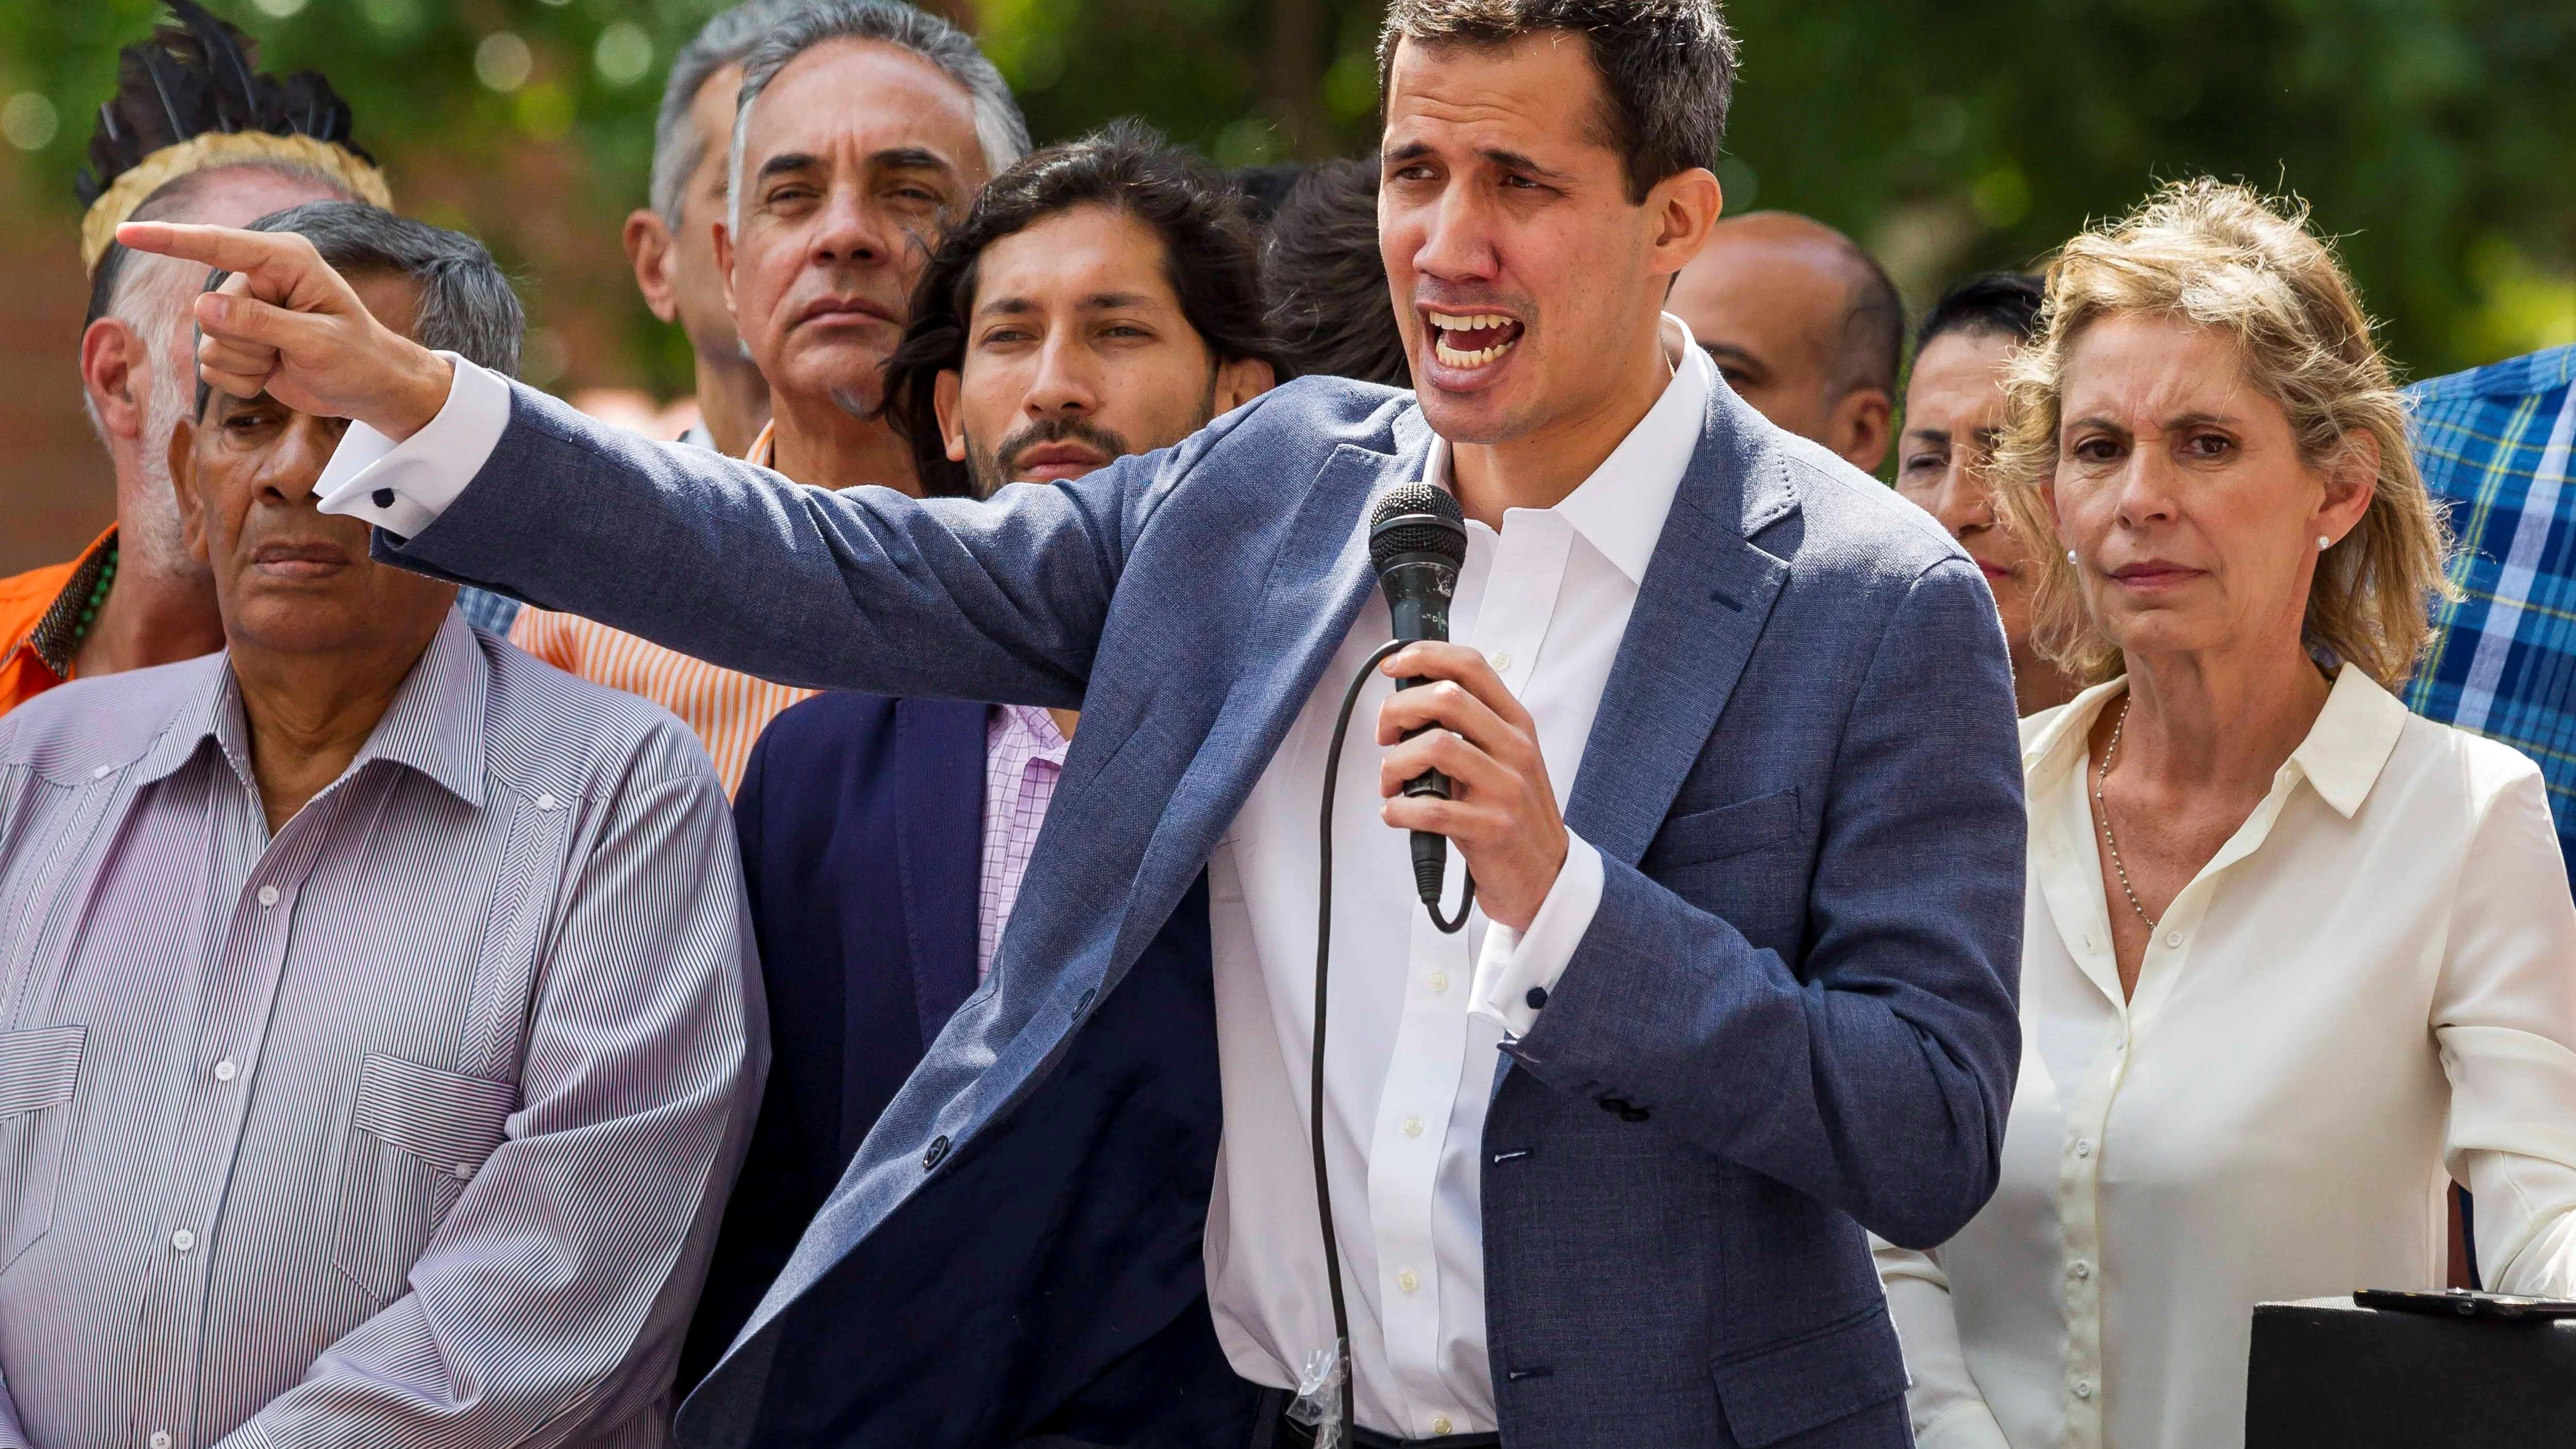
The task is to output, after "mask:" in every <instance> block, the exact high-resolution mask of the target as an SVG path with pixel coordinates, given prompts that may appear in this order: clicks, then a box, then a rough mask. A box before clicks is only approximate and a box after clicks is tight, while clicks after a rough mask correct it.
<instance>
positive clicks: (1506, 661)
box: [1441, 649, 1512, 1423]
mask: <svg viewBox="0 0 2576 1449" xmlns="http://www.w3.org/2000/svg"><path fill="white" fill-rule="evenodd" d="M1485 662H1486V663H1488V664H1491V665H1492V666H1494V672H1495V673H1496V674H1502V673H1504V672H1506V671H1508V670H1509V669H1510V668H1511V667H1512V655H1511V651H1510V650H1508V649H1497V650H1495V651H1494V652H1493V653H1491V654H1488V655H1486V656H1485ZM1441 1422H1442V1423H1447V1422H1448V1421H1447V1420H1445V1419H1444V1420H1442V1421H1441Z"/></svg>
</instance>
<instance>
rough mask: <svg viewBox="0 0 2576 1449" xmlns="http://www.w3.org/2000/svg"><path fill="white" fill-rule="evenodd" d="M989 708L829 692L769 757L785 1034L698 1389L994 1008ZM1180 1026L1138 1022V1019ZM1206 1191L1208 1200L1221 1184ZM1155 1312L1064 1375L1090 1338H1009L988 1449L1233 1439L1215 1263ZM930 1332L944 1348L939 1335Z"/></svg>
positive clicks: (697, 1373)
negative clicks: (1209, 1279) (967, 1027)
mask: <svg viewBox="0 0 2576 1449" xmlns="http://www.w3.org/2000/svg"><path fill="white" fill-rule="evenodd" d="M986 709H987V706H985V705H981V704H970V703H963V702H958V701H951V700H930V699H888V698H885V697H883V696H881V695H870V694H824V695H818V696H816V697H815V698H813V699H809V700H806V701H804V702H803V703H801V704H798V705H796V706H794V707H792V708H790V709H788V710H786V711H784V712H782V713H781V714H780V715H779V716H778V718H777V719H775V720H773V721H772V722H771V723H770V725H769V728H768V729H766V730H764V731H763V732H762V733H761V737H760V742H759V743H758V744H757V745H756V746H754V747H753V749H752V752H751V762H750V764H749V765H748V766H747V767H746V769H745V770H744V772H743V780H742V789H741V790H740V792H739V793H738V794H736V796H735V797H734V819H735V825H736V829H737V832H738V834H739V835H740V837H741V841H742V864H743V873H744V876H745V878H746V883H747V885H748V887H749V896H750V901H751V915H752V927H753V930H754V932H755V934H756V935H757V937H758V940H759V943H760V962H761V971H762V974H763V976H764V978H765V980H766V982H767V985H768V988H769V992H770V997H769V999H770V1001H771V1002H772V1009H773V1011H774V1012H775V1013H776V1030H775V1032H774V1034H773V1036H772V1044H771V1054H770V1080H769V1094H768V1096H767V1097H766V1098H765V1099H764V1100H765V1105H764V1107H763V1109H762V1112H761V1116H760V1124H759V1127H758V1128H757V1130H756V1131H755V1132H754V1133H753V1136H752V1141H751V1148H750V1151H749V1154H748V1155H747V1156H746V1157H745V1159H744V1162H743V1170H742V1174H741V1176H740V1177H739V1178H738V1179H737V1180H736V1183H735V1187H734V1195H733V1199H732V1201H731V1203H730V1204H729V1205H728V1207H727V1208H726V1211H725V1220H724V1227H723V1230H722V1232H721V1234H720V1235H719V1237H718V1238H717V1241H716V1248H715V1256H714V1259H713V1261H712V1263H711V1264H710V1266H709V1269H708V1273H707V1287H706V1291H705V1293H704V1294H703V1295H702V1296H701V1298H700V1299H699V1302H698V1310H697V1316H696V1318H695V1319H694V1320H692V1321H691V1323H690V1325H689V1337H688V1343H687V1347H686V1349H685V1351H684V1352H683V1354H682V1356H681V1362H680V1373H679V1378H678V1381H677V1383H678V1388H679V1389H680V1391H682V1392H686V1391H687V1390H688V1389H689V1388H691V1387H694V1386H695V1385H696V1383H697V1382H698V1380H699V1379H700V1378H702V1377H704V1375H705V1374H706V1372H707V1370H708V1369H710V1368H712V1367H714V1366H715V1363H716V1361H717V1360H718V1359H720V1358H721V1357H723V1355H724V1351H725V1349H726V1348H727V1347H728V1346H729V1345H730V1344H731V1343H732V1342H733V1340H734V1336H735V1335H736V1334H737V1333H738V1332H740V1331H741V1329H742V1326H743V1323H744V1321H745V1320H747V1319H748V1318H750V1317H751V1313H752V1310H753V1308H754V1307H755V1306H757V1305H758V1304H759V1302H760V1299H761V1296H762V1294H763V1293H764V1292H766V1291H767V1290H768V1288H769V1285H770V1284H771V1283H772V1282H773V1281H774V1280H776V1278H777V1277H778V1275H779V1272H780V1270H781V1269H783V1268H784V1267H785V1266H786V1265H787V1260H788V1258H789V1256H790V1255H791V1254H792V1253H793V1252H794V1251H795V1248H796V1244H797V1242H798V1241H799V1240H800V1239H802V1238H803V1237H804V1235H805V1229H806V1225H807V1224H808V1223H810V1222H812V1221H813V1218H814V1214H815V1212H816V1210H818V1209H819V1208H821V1207H822V1206H823V1203H824V1200H825V1199H827V1198H828V1197H830V1196H831V1192H832V1189H833V1188H834V1187H835V1186H836V1185H838V1184H839V1182H840V1180H841V1174H842V1172H843V1171H844V1170H846V1169H847V1168H848V1166H849V1163H850V1159H851V1158H852V1157H853V1156H854V1155H856V1154H857V1152H858V1150H859V1144H860V1143H861V1142H862V1141H863V1140H865V1138H866V1137H867V1133H868V1129H869V1128H870V1127H873V1126H874V1125H876V1120H877V1117H878V1115H879V1114H881V1113H882V1112H884V1111H885V1108H886V1104H887V1103H889V1102H891V1101H892V1100H894V1096H895V1093H896V1091H897V1090H898V1089H900V1088H901V1087H902V1086H903V1083H904V1079H905V1078H907V1077H909V1076H910V1075H911V1074H912V1069H913V1067H914V1066H915V1065H916V1064H917V1063H919V1062H920V1060H921V1058H922V1055H923V1053H924V1052H926V1051H927V1050H928V1049H929V1047H930V1044H931V1042H932V1041H933V1040H934V1039H936V1038H937V1037H938V1035H939V1033H940V1029H941V1028H942V1027H945V1026H946V1025H947V1024H948V1018H949V1017H950V1016H951V1015H953V1014H955V1012H956V1010H957V1008H958V1006H959V1004H960V1003H962V1002H964V1001H965V1000H966V998H967V997H968V996H969V995H971V994H973V992H974V990H975V987H976V972H975V949H976V935H977V927H978V914H979V911H980V909H981V901H980V898H979V897H980V888H981V882H982V864H983V829H982V826H983V814H984V742H985V723H986V721H985V712H986ZM1205 914H1206V913H1205V909H1204V907H1203V906H1202V907H1201V908H1200V910H1199V915H1198V918H1197V919H1195V920H1193V919H1191V918H1189V917H1188V916H1187V915H1180V916H1176V918H1175V922H1174V924H1173V925H1172V927H1171V928H1169V929H1168V930H1167V931H1166V932H1165V936H1166V937H1167V939H1166V940H1165V941H1164V942H1163V950H1162V951H1161V952H1160V953H1159V956H1158V962H1159V965H1160V967H1161V968H1162V969H1164V970H1167V971H1169V972H1170V973H1171V974H1172V975H1173V976H1174V977H1176V978H1178V980H1177V983H1176V985H1177V986H1178V987H1179V990H1177V991H1176V993H1175V994H1177V995H1180V996H1182V997H1184V998H1186V997H1189V996H1191V995H1192V991H1191V987H1192V985H1193V984H1195V985H1196V987H1197V988H1198V989H1202V990H1203V989H1204V984H1205V977H1206V973H1207V969H1208V963H1207V926H1206V920H1205ZM1140 1004H1148V1003H1143V1002H1142V1000H1141V998H1140ZM1208 1011H1209V1008H1208V1007H1206V1006H1204V1005H1201V1004H1198V1003H1197V1002H1195V1001H1191V1000H1184V1002H1183V1003H1182V1004H1181V1006H1180V1009H1179V1011H1178V1013H1177V1015H1172V1016H1166V1018H1165V1020H1164V1022H1163V1024H1164V1025H1165V1026H1168V1027H1169V1028H1170V1029H1172V1030H1175V1031H1178V1032H1181V1033H1183V1034H1187V1033H1188V1032H1190V1031H1191V1030H1193V1029H1194V1028H1195V1029H1200V1030H1204V1029H1206V1024H1207V1021H1208ZM1160 1014H1161V1013H1157V1012H1154V1011H1151V1010H1148V1011H1145V1012H1142V1013H1139V1017H1140V1022H1144V1023H1148V1024H1150V1022H1151V1019H1152V1018H1153V1017H1155V1016H1156V1015H1160ZM1212 1115H1213V1114H1211V1117H1212ZM1213 1167H1214V1162H1213V1158H1212V1157H1211V1158H1210V1159H1209V1162H1208V1169H1209V1171H1211V1172H1212V1171H1213ZM1158 1185H1159V1184H1158ZM1191 1190H1192V1189H1191V1188H1189V1187H1187V1186H1184V1187H1183V1188H1182V1189H1181V1192H1182V1194H1183V1196H1184V1197H1185V1198H1186V1196H1187V1194H1188V1193H1189V1192H1190V1191H1191ZM1195 1191H1196V1193H1197V1196H1198V1199H1199V1200H1200V1201H1201V1202H1204V1201H1205V1199H1206V1196H1207V1191H1208V1189H1207V1185H1206V1183H1204V1182H1200V1183H1198V1184H1197V1185H1196V1187H1195ZM1000 1237H1001V1241H1003V1242H1004V1243H1007V1241H1008V1237H1007V1235H1006V1234H1005V1235H1000ZM967 1251H968V1252H969V1253H973V1252H975V1251H976V1247H975V1245H973V1244H969V1245H967ZM1139 1297H1140V1298H1141V1301H1140V1302H1139V1303H1138V1304H1137V1305H1136V1307H1135V1308H1134V1309H1133V1310H1132V1311H1131V1312H1129V1314H1128V1315H1127V1319H1128V1323H1127V1331H1125V1332H1124V1333H1121V1332H1118V1331H1116V1330H1115V1329H1112V1330H1111V1331H1108V1332H1103V1333H1084V1334H1081V1335H1079V1336H1080V1337H1082V1338H1083V1340H1084V1343H1083V1346H1082V1347H1081V1348H1080V1349H1077V1350H1075V1351H1073V1352H1071V1353H1069V1354H1062V1353H1060V1354H1055V1355H1053V1356H1052V1361H1051V1362H1047V1363H1043V1364H1041V1363H1038V1362H1036V1361H1034V1356H1033V1355H1032V1354H1031V1353H1030V1350H1031V1349H1034V1348H1035V1347H1036V1346H1037V1345H1039V1344H1041V1343H1044V1342H1046V1341H1047V1340H1048V1339H1049V1338H1051V1337H1059V1336H1070V1335H1050V1334H1046V1333H1023V1334H1020V1335H1017V1336H1016V1339H1017V1341H1016V1342H1014V1341H1013V1339H1014V1337H1015V1336H1013V1335H1003V1336H1002V1338H1001V1339H1000V1340H999V1341H997V1342H995V1343H994V1344H992V1345H989V1346H988V1348H989V1349H990V1350H997V1351H998V1353H997V1355H996V1356H997V1357H1000V1358H1005V1359H1007V1358H1009V1357H1011V1356H1012V1355H1014V1354H1017V1355H1019V1356H1021V1357H1022V1359H1023V1360H1024V1361H1022V1362H1019V1363H1016V1364H1005V1365H996V1367H995V1369H994V1370H993V1371H994V1372H996V1373H997V1374H998V1375H999V1376H1000V1377H1001V1378H1002V1379H1004V1380H1005V1381H1007V1382H1009V1383H1010V1384H1011V1385H1012V1391H1011V1393H1010V1395H1009V1396H1008V1398H1009V1402H1008V1405H1007V1408H1008V1410H1009V1412H1006V1413H997V1414H995V1415H994V1416H993V1418H992V1419H991V1420H990V1422H988V1423H986V1424H985V1425H983V1426H982V1434H983V1437H985V1438H987V1439H989V1440H990V1441H991V1442H995V1443H1004V1442H1013V1441H1020V1440H1027V1439H1035V1438H1040V1437H1042V1436H1045V1435H1050V1434H1053V1435H1060V1436H1062V1439H1061V1442H1103V1443H1119V1444H1130V1443H1137V1442H1171V1443H1188V1442H1192V1441H1193V1436H1191V1435H1189V1434H1186V1433H1184V1434H1181V1435H1180V1436H1179V1437H1177V1438H1175V1437H1173V1435H1172V1432H1171V1430H1170V1428H1169V1421H1172V1420H1174V1419H1177V1420H1178V1421H1179V1422H1180V1423H1181V1424H1183V1425H1188V1426H1199V1427H1206V1426H1208V1425H1213V1426H1214V1427H1213V1428H1212V1429H1211V1430H1210V1431H1209V1432H1206V1433H1203V1434H1199V1435H1197V1436H1195V1438H1196V1439H1197V1440H1198V1441H1202V1442H1214V1443H1225V1442H1228V1441H1229V1440H1232V1439H1233V1438H1235V1437H1236V1434H1237V1431H1236V1430H1235V1428H1234V1427H1233V1421H1234V1419H1235V1418H1237V1417H1239V1413H1240V1411H1242V1410H1244V1409H1245V1408H1247V1407H1248V1399H1247V1396H1246V1395H1244V1394H1243V1393H1242V1391H1241V1390H1240V1388H1239V1387H1238V1386H1237V1385H1236V1384H1235V1382H1234V1379H1233V1376H1232V1374H1231V1372H1230V1370H1228V1369H1227V1367H1226V1364H1225V1360H1224V1356H1223V1351H1222V1350H1221V1349H1220V1348H1219V1347H1218V1346H1217V1342H1216V1336H1215V1329H1214V1325H1213V1323H1212V1322H1211V1320H1210V1319H1209V1317H1208V1312H1207V1307H1206V1300H1205V1292H1204V1289H1203V1287H1202V1277H1201V1275H1200V1274H1199V1273H1198V1272H1197V1270H1196V1265H1195V1263H1194V1262H1182V1263H1178V1266H1177V1268H1176V1271H1173V1272H1171V1273H1169V1274H1167V1275H1165V1276H1164V1278H1163V1279H1162V1280H1161V1281H1159V1282H1149V1283H1147V1284H1145V1285H1144V1290H1143V1292H1142V1293H1141V1294H1140V1295H1139ZM930 1336H931V1337H932V1338H933V1339H936V1338H938V1337H939V1336H940V1335H939V1334H938V1332H937V1330H936V1328H935V1327H934V1329H933V1331H932V1334H931V1335H930ZM864 1341H865V1337H864V1336H863V1335H861V1334H859V1333H856V1332H844V1331H843V1330H842V1329H841V1328H839V1327H838V1326H836V1325H834V1324H832V1323H829V1322H825V1323H821V1324H818V1327H817V1333H816V1348H817V1351H818V1353H822V1354H829V1353H832V1352H834V1351H835V1346H838V1345H846V1346H847V1347H848V1348H849V1349H850V1351H852V1352H856V1351H858V1350H859V1348H860V1345H861V1344H862V1343H864ZM996 1407H1001V1406H998V1405H997V1406H996ZM1158 1426H1160V1427H1158ZM1158 1435H1159V1436H1160V1438H1159V1439H1158V1438H1157V1436H1158ZM960 1442H963V1441H960Z"/></svg>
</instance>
